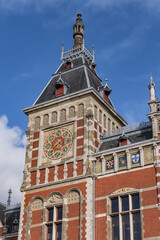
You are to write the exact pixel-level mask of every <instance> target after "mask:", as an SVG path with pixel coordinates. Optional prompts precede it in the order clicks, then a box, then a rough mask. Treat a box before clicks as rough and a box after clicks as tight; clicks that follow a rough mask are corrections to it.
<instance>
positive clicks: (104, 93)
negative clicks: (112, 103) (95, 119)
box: [103, 90, 109, 102]
mask: <svg viewBox="0 0 160 240" xmlns="http://www.w3.org/2000/svg"><path fill="white" fill-rule="evenodd" d="M103 98H104V99H105V100H106V101H107V102H109V97H108V94H107V92H106V91H105V90H103Z"/></svg>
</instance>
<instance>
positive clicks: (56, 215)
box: [47, 206, 63, 240]
mask: <svg viewBox="0 0 160 240" xmlns="http://www.w3.org/2000/svg"><path fill="white" fill-rule="evenodd" d="M62 212H63V208H62V206H54V207H53V208H50V209H48V221H47V240H52V239H55V240H61V239H62V218H63V216H62Z"/></svg>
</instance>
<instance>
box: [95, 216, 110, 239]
mask: <svg viewBox="0 0 160 240" xmlns="http://www.w3.org/2000/svg"><path fill="white" fill-rule="evenodd" d="M106 221H107V218H106V217H101V218H96V220H95V225H96V227H95V235H96V240H102V239H103V240H105V239H107V238H106V235H107V231H106V229H107V225H106ZM108 240H109V239H108Z"/></svg>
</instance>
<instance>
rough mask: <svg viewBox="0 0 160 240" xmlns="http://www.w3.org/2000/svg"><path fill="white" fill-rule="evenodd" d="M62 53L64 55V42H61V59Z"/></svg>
mask: <svg viewBox="0 0 160 240" xmlns="http://www.w3.org/2000/svg"><path fill="white" fill-rule="evenodd" d="M63 55H64V42H62V50H61V59H62V58H63Z"/></svg>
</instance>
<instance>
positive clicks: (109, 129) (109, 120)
mask: <svg viewBox="0 0 160 240" xmlns="http://www.w3.org/2000/svg"><path fill="white" fill-rule="evenodd" d="M110 131H111V119H110V118H108V132H110Z"/></svg>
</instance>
